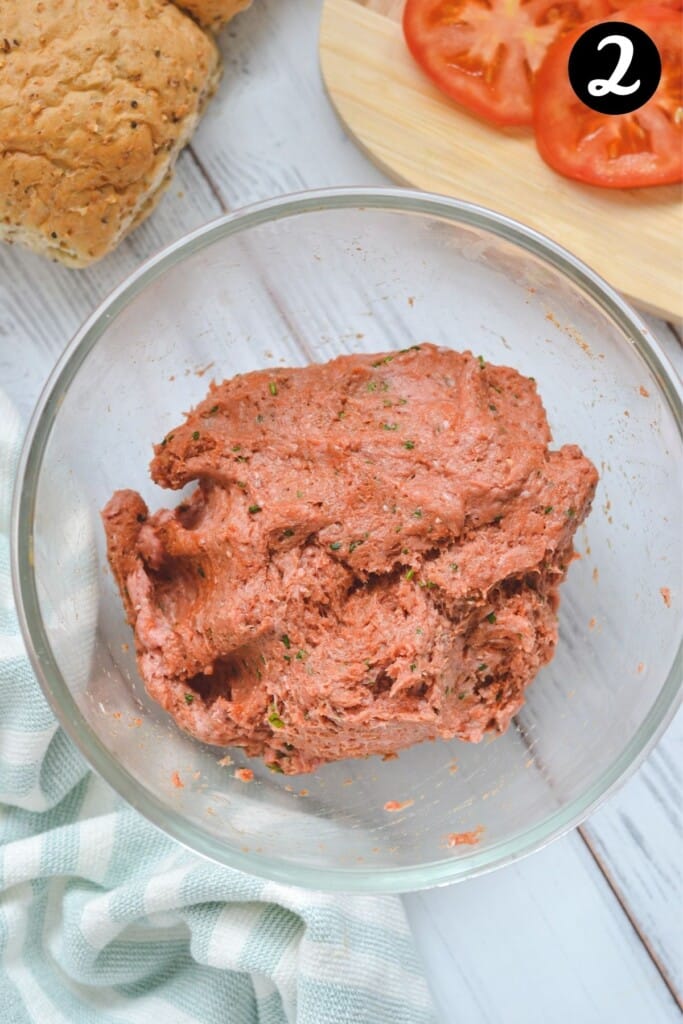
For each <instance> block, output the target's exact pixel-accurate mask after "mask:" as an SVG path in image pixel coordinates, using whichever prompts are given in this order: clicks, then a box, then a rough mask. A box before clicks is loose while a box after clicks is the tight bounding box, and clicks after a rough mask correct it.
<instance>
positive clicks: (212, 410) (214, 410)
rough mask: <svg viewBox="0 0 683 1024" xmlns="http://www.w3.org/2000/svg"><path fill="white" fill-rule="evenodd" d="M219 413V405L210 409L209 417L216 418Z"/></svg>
mask: <svg viewBox="0 0 683 1024" xmlns="http://www.w3.org/2000/svg"><path fill="white" fill-rule="evenodd" d="M217 412H218V406H217V405H212V406H211V408H210V409H209V416H215V415H216V413H217Z"/></svg>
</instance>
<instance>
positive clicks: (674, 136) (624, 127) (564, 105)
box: [534, 5, 683, 188]
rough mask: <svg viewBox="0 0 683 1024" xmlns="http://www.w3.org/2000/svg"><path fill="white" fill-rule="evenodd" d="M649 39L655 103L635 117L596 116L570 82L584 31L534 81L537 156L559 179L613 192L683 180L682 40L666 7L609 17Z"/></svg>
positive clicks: (561, 46)
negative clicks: (657, 73) (658, 71)
mask: <svg viewBox="0 0 683 1024" xmlns="http://www.w3.org/2000/svg"><path fill="white" fill-rule="evenodd" d="M605 20H606V21H626V22H628V23H629V24H631V25H636V26H637V27H638V28H641V29H642V30H643V31H644V32H647V34H648V35H649V36H650V38H651V39H652V41H653V42H654V44H655V45H656V47H657V49H658V50H659V55H660V57H661V60H662V77H661V80H660V83H659V86H658V87H657V91H656V92H655V94H654V96H653V97H652V99H650V100H648V102H647V103H645V104H644V105H643V106H642V107H640V108H639V109H638V110H634V111H633V113H632V114H609V115H608V114H597V113H596V112H595V111H593V110H591V109H590V107H587V106H586V105H585V103H582V101H581V100H580V99H579V98H578V96H577V95H576V93H575V92H574V90H573V89H572V87H571V85H570V83H569V74H568V70H567V67H568V61H569V54H570V53H571V50H572V47H573V45H574V43H575V42H576V40H577V39H578V38H579V36H580V35H581V34H582V33H583V32H585V31H586V29H587V28H590V26H589V25H582V26H581V27H580V28H579V29H576V30H575V31H574V32H572V33H571V34H569V35H567V36H564V38H562V39H560V40H558V41H557V42H556V43H555V44H554V46H552V47H551V48H550V50H548V55H547V57H546V59H545V61H544V62H543V66H542V67H541V69H540V71H539V73H538V75H537V78H536V94H535V106H534V131H535V132H536V145H537V146H538V151H539V153H540V154H541V156H542V157H543V159H544V160H545V161H546V163H548V164H550V166H551V167H553V168H554V169H555V170H556V171H559V172H560V174H564V175H566V176H567V177H569V178H575V179H576V180H577V181H585V182H588V183H589V184H592V185H603V186H607V187H608V188H638V187H640V186H644V185H666V184H672V183H674V182H678V181H683V71H682V66H681V60H682V56H683V54H682V51H683V33H682V32H681V28H682V26H681V17H680V15H679V14H678V13H677V12H676V11H673V10H671V9H670V8H666V7H653V6H649V5H645V6H641V7H629V8H628V9H627V10H626V11H622V12H619V13H618V14H614V15H612V17H611V18H606V19H605Z"/></svg>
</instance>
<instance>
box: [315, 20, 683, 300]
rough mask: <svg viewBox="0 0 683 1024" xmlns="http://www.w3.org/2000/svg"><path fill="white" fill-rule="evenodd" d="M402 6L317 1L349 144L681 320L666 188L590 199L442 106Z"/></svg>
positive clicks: (497, 133) (330, 86)
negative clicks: (411, 48) (499, 216)
mask: <svg viewBox="0 0 683 1024" xmlns="http://www.w3.org/2000/svg"><path fill="white" fill-rule="evenodd" d="M402 10H403V0H325V5H324V9H323V18H322V24H321V31H320V59H321V67H322V73H323V78H324V81H325V85H326V87H327V90H328V93H329V95H330V98H331V100H332V103H333V104H334V106H335V107H336V109H337V111H338V113H339V116H340V117H341V119H342V121H343V122H344V124H345V126H346V128H347V129H348V131H349V132H350V134H351V135H352V136H353V137H354V138H355V139H356V141H357V142H358V143H359V144H360V145H361V146H362V147H363V149H364V150H365V151H366V152H367V153H368V155H369V156H370V157H371V158H372V159H373V160H374V161H375V163H377V164H378V165H379V166H380V167H381V168H382V169H383V170H384V171H386V172H387V173H388V174H389V175H391V177H393V178H395V179H396V180H397V181H399V182H401V183H402V184H410V185H414V186H417V187H418V188H422V189H425V190H428V191H431V192H440V193H441V194H444V195H450V196H456V197H457V198H458V199H466V200H469V201H470V202H474V203H480V204H481V205H483V206H488V207H490V208H491V209H493V210H497V211H499V212H500V213H504V214H507V215H508V216H510V217H514V218H515V219H516V220H519V221H521V222H522V223H523V224H527V225H529V226H530V227H532V228H536V230H538V231H541V232H543V234H545V235H548V236H549V237H550V238H552V239H554V240H555V241H556V242H559V243H560V245H564V246H565V247H566V248H567V249H569V250H570V251H571V252H573V253H575V255H577V256H578V257H580V258H581V259H583V260H585V262H586V263H587V264H588V265H589V266H591V267H592V268H593V269H594V270H596V271H597V272H598V273H599V274H602V276H603V277H605V278H606V279H607V280H608V281H609V282H610V284H612V285H613V286H614V287H615V288H617V289H619V290H620V291H621V292H623V293H624V294H625V295H626V296H627V297H628V298H630V299H631V300H632V301H633V302H635V303H637V304H638V305H640V306H641V307H643V308H645V309H647V310H648V311H650V312H652V313H655V314H656V315H659V316H663V317H665V318H667V319H672V318H673V319H680V318H681V317H683V203H682V202H681V190H680V189H679V188H678V187H677V186H660V187H658V188H652V189H631V190H628V191H627V190H622V189H618V190H617V189H599V188H593V187H591V186H587V185H580V184H578V183H576V182H572V181H569V180H568V179H567V178H563V177H561V176H560V175H559V174H556V173H555V172H554V171H552V170H551V169H550V168H549V167H547V166H546V164H544V163H543V161H542V160H541V158H540V157H539V156H538V154H537V152H536V147H535V145H534V140H533V134H532V132H531V129H529V130H526V129H523V130H522V129H513V130H509V129H507V130H500V129H497V128H492V127H489V126H488V125H486V124H484V123H483V122H481V121H479V120H477V119H476V118H474V117H470V116H469V115H468V114H467V113H465V112H464V111H462V110H461V109H460V108H459V107H457V106H456V105H455V104H453V103H452V102H451V101H450V100H449V99H447V97H445V96H443V95H442V94H441V93H440V92H439V91H438V90H437V89H436V88H435V87H434V86H433V85H432V84H431V82H430V81H429V79H428V78H427V77H426V76H425V75H424V74H423V73H422V72H421V71H420V69H419V67H418V66H417V65H416V64H415V62H414V61H413V59H412V57H411V56H410V54H409V53H408V50H407V48H406V45H405V42H404V40H403V34H402V31H401V13H402Z"/></svg>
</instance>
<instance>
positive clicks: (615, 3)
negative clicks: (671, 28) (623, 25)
mask: <svg viewBox="0 0 683 1024" xmlns="http://www.w3.org/2000/svg"><path fill="white" fill-rule="evenodd" d="M608 2H609V6H610V10H611V11H625V10H626V9H627V8H629V7H642V6H643V0H608ZM648 6H652V5H651V4H650V5H648ZM655 6H656V7H670V8H671V10H672V11H683V0H657V3H656V4H655ZM623 20H624V19H623V18H622V21H623Z"/></svg>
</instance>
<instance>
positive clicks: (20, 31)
mask: <svg viewBox="0 0 683 1024" xmlns="http://www.w3.org/2000/svg"><path fill="white" fill-rule="evenodd" d="M218 76H219V56H218V51H217V49H216V46H215V45H214V43H213V42H212V40H211V39H210V38H209V37H208V36H207V35H205V33H204V32H202V31H201V29H200V28H198V26H197V25H196V24H195V23H194V21H192V20H191V19H190V18H188V17H187V16H186V15H185V14H182V13H181V11H179V10H178V8H177V7H175V6H174V5H173V4H171V3H168V2H166V0H2V2H1V3H0V238H1V239H4V240H6V241H9V242H20V243H22V244H23V245H26V246H28V248H30V249H34V250H35V251H36V252H39V253H43V254H44V255H46V256H49V257H50V258H52V259H54V260H58V261H60V262H62V263H66V264H68V265H69V266H72V267H83V266H85V265H86V264H88V263H91V262H92V261H93V260H97V259H99V258H100V257H101V256H103V255H104V254H105V253H107V252H109V251H110V250H111V249H113V248H114V246H115V245H116V244H117V243H118V242H119V241H120V240H121V238H123V236H124V235H125V234H126V233H127V232H128V231H130V230H131V228H133V227H135V225H136V224H138V223H139V222H140V221H141V220H143V219H144V218H145V217H146V216H147V215H148V214H149V213H150V211H151V210H152V209H153V207H154V205H155V203H156V202H157V200H158V199H159V196H160V194H161V192H162V191H163V189H164V187H165V185H166V184H167V183H168V181H169V178H170V176H171V172H172V169H173V165H174V162H175V160H176V157H177V156H178V153H179V152H180V150H181V149H182V147H183V146H184V145H185V143H186V142H187V141H188V139H189V138H190V136H191V134H192V131H193V129H194V127H195V125H196V123H197V120H198V118H199V114H200V112H201V109H202V107H203V106H204V104H205V102H206V100H207V99H208V97H209V96H210V95H211V94H212V92H213V91H214V89H215V87H216V83H217V80H218Z"/></svg>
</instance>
